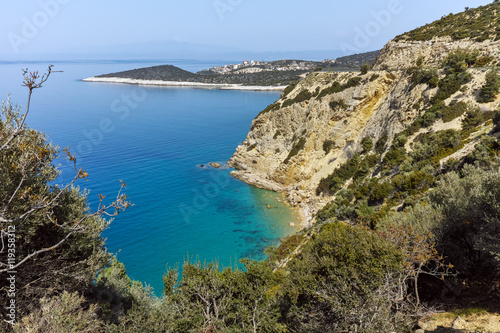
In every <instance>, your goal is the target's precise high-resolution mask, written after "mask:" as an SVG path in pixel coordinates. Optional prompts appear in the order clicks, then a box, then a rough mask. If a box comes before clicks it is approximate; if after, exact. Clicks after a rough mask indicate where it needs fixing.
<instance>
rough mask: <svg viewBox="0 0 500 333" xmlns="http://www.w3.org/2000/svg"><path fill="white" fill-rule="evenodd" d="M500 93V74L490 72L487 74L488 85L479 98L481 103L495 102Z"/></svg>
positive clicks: (485, 85) (483, 88)
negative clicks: (499, 75)
mask: <svg viewBox="0 0 500 333" xmlns="http://www.w3.org/2000/svg"><path fill="white" fill-rule="evenodd" d="M499 91H500V80H499V79H498V72H497V71H495V70H493V69H492V70H490V71H489V72H488V73H487V74H486V83H485V84H484V85H483V87H482V88H481V93H480V96H479V99H478V101H479V103H489V102H493V101H494V100H495V98H496V96H497V95H498V92H499Z"/></svg>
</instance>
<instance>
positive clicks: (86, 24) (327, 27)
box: [0, 0, 491, 60]
mask: <svg viewBox="0 0 500 333" xmlns="http://www.w3.org/2000/svg"><path fill="white" fill-rule="evenodd" d="M490 2H491V0H489V1H481V0H453V1H451V0H450V1H445V0H420V1H416V0H382V1H378V0H352V1H338V0H328V1H327V0H308V1H307V2H306V1H297V0H286V1H285V0H184V1H181V0H175V1H174V0H142V1H138V0H120V1H113V0H85V1H82V0H22V1H13V0H0V5H1V7H0V8H1V10H0V60H16V59H18V58H23V57H29V56H38V55H40V54H75V55H76V54H78V55H84V54H93V55H95V56H99V54H102V55H104V54H122V55H123V54H127V53H130V54H134V53H138V52H139V51H140V52H141V54H142V55H143V56H147V54H148V53H150V54H154V55H161V54H162V52H167V51H166V50H168V49H175V48H182V49H183V50H184V53H186V56H189V52H194V50H202V49H203V50H204V51H206V52H208V53H221V54H222V53H231V52H237V51H252V52H260V53H265V52H276V51H282V52H283V51H309V50H337V51H339V52H340V53H339V52H337V53H339V54H343V55H347V54H353V53H360V52H365V51H372V50H377V49H380V48H382V47H383V45H384V44H385V43H386V42H387V41H389V40H390V39H392V38H394V37H395V36H396V35H398V34H401V33H403V32H406V31H409V30H412V29H414V28H416V27H419V26H421V25H424V24H426V23H430V22H432V21H434V20H436V19H439V18H440V17H442V16H443V15H447V14H449V13H457V12H461V11H463V10H464V8H465V7H466V6H468V7H478V6H480V5H485V4H488V3H490ZM179 54H180V53H179ZM200 54H203V52H202V53H200Z"/></svg>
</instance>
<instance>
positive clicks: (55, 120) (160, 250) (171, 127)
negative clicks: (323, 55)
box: [0, 61, 297, 294]
mask: <svg viewBox="0 0 500 333" xmlns="http://www.w3.org/2000/svg"><path fill="white" fill-rule="evenodd" d="M165 63H169V64H172V65H176V66H179V67H181V68H184V69H186V70H190V71H197V70H201V69H205V68H209V67H211V66H214V65H218V64H217V63H213V62H211V63H204V62H196V61H157V62H153V61H148V62H144V61H142V62H141V61H102V62H96V61H90V62H69V61H68V62H56V63H54V65H55V67H54V70H60V71H64V72H62V73H53V75H52V76H51V77H50V79H49V81H48V82H47V83H46V84H45V86H44V87H43V88H42V89H38V90H36V91H35V92H34V95H33V98H32V108H31V112H30V114H29V117H28V119H27V122H28V125H29V126H30V127H32V128H37V129H39V130H40V131H43V132H45V133H46V134H47V135H48V137H49V140H50V141H52V142H53V143H54V144H55V145H59V146H61V147H71V151H72V152H74V153H76V155H77V158H78V165H79V167H81V168H83V169H85V170H87V171H88V173H89V175H90V177H89V181H88V182H82V183H80V184H79V185H80V186H81V187H82V188H86V189H88V190H89V191H90V193H89V201H90V202H91V203H92V205H93V208H96V201H97V195H98V194H100V193H102V194H104V195H107V198H110V199H111V198H113V197H114V195H116V193H117V191H118V189H119V180H124V181H125V182H126V183H127V194H128V195H129V196H130V198H131V201H132V202H133V204H134V206H133V207H131V208H130V209H128V210H127V211H126V212H124V213H123V214H120V215H119V216H118V217H117V218H115V220H114V221H113V223H112V224H111V226H110V228H109V229H108V230H106V231H105V233H104V237H106V238H107V246H108V249H109V251H110V252H113V253H117V256H118V259H119V260H121V261H122V262H123V263H125V266H126V268H127V271H128V273H129V275H130V277H131V278H132V279H134V280H139V281H142V282H145V283H147V284H149V285H151V286H152V287H153V288H154V289H155V292H156V293H157V294H160V293H161V291H162V289H163V285H162V275H163V273H164V272H165V271H166V269H167V267H181V266H182V263H183V262H184V260H186V259H187V258H195V259H200V260H202V261H204V260H207V261H213V260H218V261H219V262H220V263H221V264H222V265H224V266H229V265H234V264H235V263H237V261H238V260H239V259H241V258H245V257H248V258H252V259H264V258H265V255H264V254H263V250H264V249H265V248H266V247H268V246H270V245H276V244H277V240H278V238H279V237H283V236H286V235H289V234H291V233H293V232H295V230H294V228H292V227H289V223H290V222H292V221H293V222H295V221H296V219H297V217H296V216H295V213H294V212H293V210H292V209H290V208H288V207H285V206H284V205H283V204H281V203H280V202H278V201H277V200H276V197H277V195H276V194H275V193H272V192H266V191H263V190H259V189H256V188H253V187H250V186H248V185H246V184H244V183H242V182H240V181H238V180H236V179H233V178H232V177H231V176H230V175H229V172H230V170H226V169H213V168H209V167H205V168H204V167H201V165H208V163H209V162H211V161H214V162H219V163H223V162H225V161H227V160H228V159H229V158H230V157H231V155H232V154H233V152H234V150H235V148H236V146H237V145H238V144H240V143H241V142H242V141H243V140H244V139H245V136H246V134H247V132H248V130H249V128H250V124H251V121H252V119H253V118H254V117H255V116H256V115H257V114H258V113H259V112H260V111H261V110H262V109H264V108H265V107H266V106H267V105H269V104H271V103H272V102H274V101H275V100H276V99H278V97H279V93H277V92H242V91H224V90H204V89H194V88H172V87H168V88H166V87H165V88H163V87H144V86H133V85H120V84H103V83H87V82H82V81H81V79H82V78H86V77H90V76H94V75H98V74H104V73H110V72H116V71H121V70H127V69H132V68H140V67H146V66H153V65H158V64H165ZM47 65H48V63H44V62H31V63H22V62H0V78H1V79H0V96H1V98H2V99H7V97H8V94H9V93H11V99H12V101H13V102H14V103H15V104H18V105H21V106H24V105H25V104H26V97H27V94H26V92H27V91H26V88H23V87H22V86H21V83H22V76H21V74H22V71H21V69H23V68H29V69H30V70H39V71H40V72H43V71H45V70H46V68H47ZM59 163H61V169H62V170H63V173H62V176H61V179H60V180H59V182H61V183H62V182H64V181H68V180H69V179H71V177H72V176H73V175H72V173H71V168H70V167H69V165H68V164H67V162H64V161H60V162H59ZM268 204H270V205H271V206H272V209H268V208H267V205H268Z"/></svg>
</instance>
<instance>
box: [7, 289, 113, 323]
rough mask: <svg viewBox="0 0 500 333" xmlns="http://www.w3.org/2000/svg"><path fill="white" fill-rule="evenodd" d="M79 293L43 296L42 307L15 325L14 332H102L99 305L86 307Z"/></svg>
mask: <svg viewBox="0 0 500 333" xmlns="http://www.w3.org/2000/svg"><path fill="white" fill-rule="evenodd" d="M85 302H86V300H85V299H84V298H83V297H81V296H80V295H78V293H72V294H70V293H68V292H63V293H62V294H61V295H60V296H57V297H53V298H42V299H41V300H40V308H39V310H37V311H36V312H33V313H32V314H30V315H29V316H26V317H24V318H23V319H22V321H21V322H20V323H19V324H18V325H16V326H15V327H14V332H34V333H45V332H53V333H80V332H101V331H102V329H103V323H102V322H101V321H100V320H99V319H98V317H97V315H96V311H97V307H96V306H95V305H91V306H90V307H86V306H85V305H84V303H85Z"/></svg>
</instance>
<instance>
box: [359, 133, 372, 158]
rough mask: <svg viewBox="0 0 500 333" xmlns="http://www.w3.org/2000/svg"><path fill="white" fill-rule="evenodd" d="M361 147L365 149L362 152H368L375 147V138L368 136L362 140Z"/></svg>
mask: <svg viewBox="0 0 500 333" xmlns="http://www.w3.org/2000/svg"><path fill="white" fill-rule="evenodd" d="M361 148H362V149H363V151H362V154H367V153H369V152H370V151H371V150H372V149H373V140H372V138H371V137H369V136H367V137H364V138H363V140H361Z"/></svg>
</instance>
